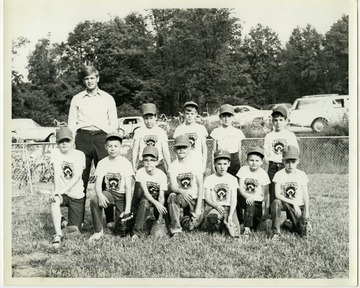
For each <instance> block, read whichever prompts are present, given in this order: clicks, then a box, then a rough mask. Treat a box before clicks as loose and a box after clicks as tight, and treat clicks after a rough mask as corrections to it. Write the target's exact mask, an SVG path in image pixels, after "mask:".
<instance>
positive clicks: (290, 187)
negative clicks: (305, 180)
mask: <svg viewBox="0 0 360 288" xmlns="http://www.w3.org/2000/svg"><path fill="white" fill-rule="evenodd" d="M283 189H284V195H285V197H286V198H289V199H294V198H295V197H296V191H297V189H298V185H297V183H296V182H287V183H285V184H283Z"/></svg>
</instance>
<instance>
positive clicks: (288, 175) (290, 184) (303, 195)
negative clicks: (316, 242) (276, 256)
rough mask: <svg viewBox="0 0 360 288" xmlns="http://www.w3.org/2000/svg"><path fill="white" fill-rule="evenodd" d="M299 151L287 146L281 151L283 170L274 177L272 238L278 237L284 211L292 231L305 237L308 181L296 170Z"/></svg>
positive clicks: (307, 210) (308, 214)
mask: <svg viewBox="0 0 360 288" xmlns="http://www.w3.org/2000/svg"><path fill="white" fill-rule="evenodd" d="M299 159H300V157H299V150H298V148H297V147H295V146H292V145H289V146H287V147H285V148H284V150H283V162H284V165H285V168H284V169H282V170H280V171H279V172H277V173H276V174H275V176H274V179H273V182H274V183H275V197H276V199H275V200H274V202H273V203H272V205H271V219H272V230H273V238H274V239H277V238H279V237H280V224H281V223H280V221H281V220H280V218H281V211H286V215H287V217H288V218H290V221H291V222H292V231H293V232H297V233H299V234H300V236H306V234H307V232H308V231H307V229H308V228H309V227H308V224H309V219H310V213H309V194H308V188H307V184H308V183H309V179H308V177H307V175H306V173H305V172H303V171H301V170H299V169H297V165H298V164H299Z"/></svg>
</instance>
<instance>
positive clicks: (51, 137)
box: [47, 134, 56, 143]
mask: <svg viewBox="0 0 360 288" xmlns="http://www.w3.org/2000/svg"><path fill="white" fill-rule="evenodd" d="M47 142H52V143H55V142H56V136H55V134H51V135H50V136H49V137H48V138H47Z"/></svg>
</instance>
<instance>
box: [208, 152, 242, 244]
mask: <svg viewBox="0 0 360 288" xmlns="http://www.w3.org/2000/svg"><path fill="white" fill-rule="evenodd" d="M230 159H231V155H230V153H229V152H228V151H226V150H217V151H216V152H215V153H214V166H215V173H214V174H212V175H210V176H208V177H207V178H206V179H205V181H204V189H205V201H206V204H207V207H206V209H205V213H204V214H205V215H206V216H205V222H204V228H205V229H206V230H208V231H209V232H215V231H219V230H222V229H221V228H222V225H223V224H224V225H225V227H226V228H227V229H228V232H229V235H230V236H231V237H239V236H240V227H239V223H238V219H237V215H236V202H237V188H238V182H237V179H236V177H234V176H233V175H231V174H229V173H228V172H227V170H228V168H229V166H230Z"/></svg>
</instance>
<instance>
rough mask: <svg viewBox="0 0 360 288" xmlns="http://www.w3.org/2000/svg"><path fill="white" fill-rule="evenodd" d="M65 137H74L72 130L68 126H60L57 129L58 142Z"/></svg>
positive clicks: (70, 138)
mask: <svg viewBox="0 0 360 288" xmlns="http://www.w3.org/2000/svg"><path fill="white" fill-rule="evenodd" d="M63 139H69V140H72V139H73V135H72V132H71V130H70V128H68V127H60V128H59V129H57V130H56V142H60V141H61V140H63Z"/></svg>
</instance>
